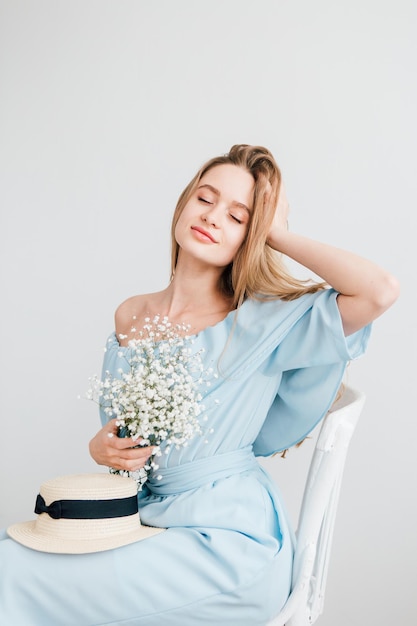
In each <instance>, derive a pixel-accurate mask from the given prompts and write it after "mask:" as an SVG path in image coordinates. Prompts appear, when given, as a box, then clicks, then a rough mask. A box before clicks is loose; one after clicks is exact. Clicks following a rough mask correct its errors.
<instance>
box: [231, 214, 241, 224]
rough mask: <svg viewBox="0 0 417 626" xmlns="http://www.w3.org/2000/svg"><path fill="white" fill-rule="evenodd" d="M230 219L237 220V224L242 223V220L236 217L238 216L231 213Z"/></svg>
mask: <svg viewBox="0 0 417 626" xmlns="http://www.w3.org/2000/svg"><path fill="white" fill-rule="evenodd" d="M230 217H231V218H232V219H233V220H235V222H237V223H238V224H241V223H242V220H240V219H239V218H238V217H236V215H233V214H232V213H230Z"/></svg>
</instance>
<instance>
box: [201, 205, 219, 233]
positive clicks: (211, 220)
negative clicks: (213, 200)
mask: <svg viewBox="0 0 417 626" xmlns="http://www.w3.org/2000/svg"><path fill="white" fill-rule="evenodd" d="M201 219H202V220H203V222H205V223H206V224H209V225H210V226H213V227H214V228H218V226H219V224H220V211H219V207H218V206H210V207H207V208H206V210H205V211H204V213H203V214H202V216H201Z"/></svg>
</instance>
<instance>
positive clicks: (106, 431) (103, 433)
mask: <svg viewBox="0 0 417 626" xmlns="http://www.w3.org/2000/svg"><path fill="white" fill-rule="evenodd" d="M116 422H117V420H116V419H112V420H110V421H109V422H108V423H107V424H106V425H105V426H103V428H101V430H99V431H98V433H97V434H96V435H95V436H94V437H93V439H92V440H91V441H90V445H89V449H90V454H91V456H92V457H93V459H94V460H95V462H96V463H98V465H106V466H108V467H113V468H114V469H117V470H125V471H129V472H134V471H136V470H138V469H140V468H142V467H143V466H144V465H145V464H146V461H147V460H148V459H149V457H150V456H151V455H152V452H153V450H154V447H153V446H146V447H135V446H137V445H138V443H140V441H141V440H140V439H135V440H133V438H132V437H125V438H121V437H118V436H117V428H118V427H117V424H116Z"/></svg>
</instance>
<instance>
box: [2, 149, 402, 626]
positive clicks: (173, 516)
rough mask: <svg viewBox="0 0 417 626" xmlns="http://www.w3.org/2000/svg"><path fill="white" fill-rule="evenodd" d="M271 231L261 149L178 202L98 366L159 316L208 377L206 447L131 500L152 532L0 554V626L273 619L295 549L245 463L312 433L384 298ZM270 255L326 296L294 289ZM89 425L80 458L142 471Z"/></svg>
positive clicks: (197, 447)
mask: <svg viewBox="0 0 417 626" xmlns="http://www.w3.org/2000/svg"><path fill="white" fill-rule="evenodd" d="M287 219H288V203H287V199H286V196H285V190H284V187H283V185H282V183H281V175H280V171H279V169H278V167H277V165H276V163H275V161H274V158H273V156H272V155H271V153H270V152H269V151H268V150H266V149H265V148H262V147H256V146H247V145H237V146H233V147H232V148H231V150H230V152H229V154H227V155H225V156H221V157H219V158H215V159H212V160H211V161H209V162H208V163H206V164H205V165H204V166H203V167H202V168H201V170H200V171H199V172H198V173H197V175H196V176H195V177H194V178H193V180H192V181H191V182H190V184H189V185H188V186H187V188H186V189H185V190H184V192H183V193H182V195H181V196H180V198H179V201H178V204H177V208H176V211H175V213H174V218H173V224H172V241H173V247H172V277H171V282H170V284H169V285H168V287H167V288H166V289H164V290H163V291H161V292H157V293H151V294H147V295H140V296H134V297H132V298H130V299H128V300H126V301H125V302H123V303H122V304H121V305H120V306H119V308H118V309H117V311H116V316H115V326H116V327H115V333H113V334H112V335H111V337H110V338H109V342H108V344H107V351H106V354H105V361H104V369H105V370H108V371H110V372H113V373H116V372H117V371H118V369H119V368H120V366H121V364H122V363H123V362H124V357H125V350H126V346H127V345H128V342H129V340H130V339H132V338H135V337H136V336H137V333H138V331H139V330H140V328H141V326H143V322H142V321H141V320H145V318H149V317H152V316H154V315H162V316H167V317H168V318H169V320H170V321H171V322H172V323H175V324H176V323H179V324H187V325H188V326H189V329H190V330H189V332H190V333H191V334H192V335H193V337H194V340H195V344H196V349H200V348H201V349H204V353H203V354H204V364H205V366H206V367H213V368H214V370H215V371H216V373H217V374H218V376H217V378H215V379H213V384H212V385H211V387H210V390H209V391H208V392H206V394H205V398H204V404H205V405H206V406H207V411H206V416H207V423H206V424H205V433H206V434H205V436H204V437H200V436H195V437H194V438H193V439H192V440H191V441H190V443H189V445H188V446H187V447H182V448H181V447H180V448H178V449H176V448H172V449H171V450H170V451H169V453H168V454H166V455H162V456H161V457H160V459H159V465H160V468H159V470H158V475H159V476H158V477H157V476H155V475H154V474H151V475H150V477H149V479H148V480H147V482H146V483H145V485H144V488H143V490H142V491H141V492H140V493H139V506H140V517H141V520H142V523H144V524H147V525H150V526H159V527H163V528H167V529H168V530H167V531H166V532H162V533H160V534H158V535H156V536H153V537H151V538H149V539H146V540H144V541H140V542H139V543H134V544H132V545H129V546H126V547H123V548H118V549H116V550H109V551H106V552H102V553H99V554H90V555H81V556H76V557H74V556H68V555H66V556H65V555H51V554H41V553H38V552H35V551H33V550H29V549H27V548H24V547H23V546H20V545H19V544H17V543H16V542H13V541H12V540H10V539H9V540H4V541H2V542H1V544H0V546H1V547H0V564H5V563H6V561H7V566H6V567H7V569H6V570H5V571H4V572H2V573H1V580H2V581H3V582H2V583H0V585H2V586H3V592H1V591H0V618H1V620H0V621H1V623H3V622H4V623H10V624H12V623H13V624H14V625H15V626H17V625H20V624H22V625H23V624H28V625H29V624H42V626H45V625H47V624H53V625H54V626H56V625H57V624H60V625H64V624H65V625H67V624H68V625H75V624H77V625H81V624H83V625H87V624H88V625H90V624H135V625H136V624H138V625H144V626H145V625H146V626H156V625H157V624H158V625H159V624H161V623H163V624H166V625H168V624H169V625H172V626H175V625H178V626H184V625H189V626H194V624H196V623H200V622H201V623H203V624H212V625H213V626H214V625H215V626H222V625H224V626H226V625H235V626H245V625H247V626H261V625H265V624H266V623H267V621H268V620H269V619H271V618H272V616H273V615H274V614H276V613H277V612H279V610H280V608H281V607H282V605H283V604H284V602H285V600H286V598H287V596H288V593H289V590H290V580H291V565H292V555H293V533H292V530H291V528H290V524H289V522H288V519H287V517H286V514H285V510H284V508H283V505H282V502H281V499H280V495H279V493H278V492H277V489H276V486H275V485H274V483H273V482H272V480H271V479H270V477H269V476H268V475H267V473H266V472H265V471H264V470H263V469H262V468H261V467H260V466H259V464H258V463H257V461H256V460H255V458H254V453H255V455H268V454H272V453H273V452H276V451H279V450H283V449H286V448H288V447H290V446H292V445H295V444H296V443H298V442H300V441H301V440H302V439H303V438H304V437H305V436H306V435H307V434H308V432H310V431H311V430H312V428H313V427H314V426H315V425H316V424H317V423H318V421H319V420H320V419H321V418H322V417H323V415H324V414H325V413H326V411H327V410H328V408H329V406H330V405H331V403H332V401H333V400H334V397H335V395H336V393H337V391H338V389H339V387H340V384H341V381H342V378H343V373H344V370H345V367H346V364H347V362H348V361H349V360H351V359H354V358H357V357H359V356H360V355H361V354H362V353H363V351H364V349H365V347H366V343H367V339H368V336H369V330H370V323H371V322H372V321H373V320H374V319H375V318H377V317H378V316H379V315H381V314H382V313H383V312H384V311H385V310H386V309H387V308H388V307H389V306H391V305H392V303H393V302H394V301H395V299H396V298H397V296H398V291H399V288H398V284H397V281H396V280H395V279H394V278H393V277H392V276H391V275H390V274H389V273H388V272H386V271H385V270H383V269H381V268H380V267H378V266H377V265H375V264H374V263H372V262H370V261H368V260H365V259H363V258H360V257H358V256H356V255H354V254H351V253H350V252H346V251H344V250H340V249H337V248H334V247H332V246H329V245H326V244H324V243H319V242H317V241H313V240H311V239H308V238H306V237H303V236H300V235H297V234H296V233H293V232H291V231H289V230H288V229H287ZM282 254H284V255H286V256H288V257H290V258H292V259H294V260H295V261H296V262H298V263H300V264H302V265H304V266H305V267H307V268H308V269H309V270H311V271H312V272H314V273H315V274H316V275H318V276H320V277H321V278H322V279H323V281H324V282H323V283H313V282H304V281H299V280H296V279H294V278H292V277H291V276H290V275H289V274H288V273H287V272H286V271H284V268H283V265H282V260H281V255H282ZM102 421H103V427H102V428H101V430H100V431H99V432H98V433H97V435H96V436H95V437H94V438H93V439H92V441H91V442H90V452H91V455H92V457H93V458H94V459H95V461H96V462H97V463H98V464H99V465H103V466H108V467H112V468H115V469H116V470H117V469H118V470H127V471H131V472H133V471H135V470H138V469H140V468H142V467H143V466H144V465H145V463H146V461H147V459H148V458H149V456H150V455H151V453H152V451H153V449H152V448H151V447H135V444H137V441H132V439H130V438H125V439H121V438H118V437H116V436H115V435H116V433H117V425H116V420H115V419H110V420H109V421H107V417H106V414H105V413H104V412H102ZM159 477H160V479H159V480H158V478H159ZM0 567H2V565H0ZM1 593H3V599H4V598H6V597H7V602H6V601H4V602H3V604H1V598H2V596H1ZM1 606H4V607H7V608H3V609H2V608H1ZM2 611H3V613H2Z"/></svg>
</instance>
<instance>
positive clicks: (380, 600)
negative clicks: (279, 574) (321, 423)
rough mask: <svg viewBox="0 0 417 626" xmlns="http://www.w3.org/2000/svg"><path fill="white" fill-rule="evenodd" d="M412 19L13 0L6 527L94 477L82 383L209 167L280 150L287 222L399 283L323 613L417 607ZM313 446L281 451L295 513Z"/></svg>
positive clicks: (0, 148)
mask: <svg viewBox="0 0 417 626" xmlns="http://www.w3.org/2000/svg"><path fill="white" fill-rule="evenodd" d="M416 17H417V16H416V5H415V3H414V1H413V0H397V1H396V2H395V3H394V2H389V1H387V0H350V1H349V2H347V1H346V2H332V1H331V0H317V1H316V2H309V1H308V0H294V1H292V2H290V1H289V0H287V1H285V0H276V1H273V0H257V1H256V2H253V1H249V0H246V1H245V0H224V1H222V2H220V1H217V2H216V1H214V0H212V1H211V2H202V1H199V0H176V1H169V0H159V1H158V2H144V1H133V0H113V1H110V0H71V1H69V0H67V1H64V0H37V1H30V0H1V2H0V51H1V52H0V89H1V96H0V159H1V174H0V175H1V181H0V183H1V191H0V194H1V195H0V202H1V246H0V254H1V259H0V268H1V287H0V289H1V291H0V293H1V324H0V331H1V372H0V381H1V438H0V446H1V453H0V476H1V487H0V500H1V511H0V525H1V526H5V525H7V524H9V523H11V522H14V521H20V520H24V519H31V518H32V517H33V513H32V511H33V504H34V499H35V496H36V493H37V491H38V489H39V485H40V483H41V482H42V481H43V480H46V479H48V478H51V477H54V476H57V475H60V474H65V473H76V472H84V471H94V469H95V466H94V464H93V462H92V461H91V460H90V459H89V456H88V450H87V444H88V441H89V439H90V438H91V436H92V435H93V434H94V432H95V431H96V429H97V428H98V426H99V423H98V416H97V411H96V407H95V406H94V405H93V404H92V403H89V402H88V401H86V400H79V399H77V396H78V395H79V394H83V393H84V391H85V390H86V388H87V386H88V380H87V379H88V377H89V376H90V375H91V374H93V373H95V372H98V371H99V369H100V366H101V358H102V346H103V345H104V341H105V339H106V337H107V334H108V333H109V332H110V331H111V330H112V324H113V311H114V309H115V307H116V305H117V304H118V303H119V302H120V301H121V300H122V299H124V298H126V297H127V296H129V295H132V294H133V293H137V292H145V291H147V290H154V289H158V288H162V287H163V286H165V284H166V281H167V277H168V259H169V250H168V241H169V223H170V216H171V212H172V209H173V207H174V204H175V202H176V199H177V196H178V195H179V193H180V192H181V190H182V189H183V187H184V186H185V184H186V183H187V182H188V180H189V179H190V178H191V176H192V175H193V174H194V172H195V170H196V169H197V168H198V167H199V166H200V164H202V163H203V162H204V161H205V160H206V159H208V158H210V157H211V156H214V155H216V154H218V153H223V152H226V151H227V150H228V148H229V147H230V146H231V145H232V144H233V143H258V144H263V145H266V146H268V147H269V148H270V149H271V150H272V151H273V153H274V154H275V155H276V157H277V159H278V161H279V163H280V164H281V167H282V170H283V174H284V178H285V180H286V186H287V191H288V195H289V198H290V203H291V206H292V215H291V228H292V229H294V230H297V231H299V232H302V233H304V234H306V235H310V236H312V237H316V238H320V239H322V240H324V241H328V242H333V243H335V244H336V245H339V246H342V247H347V248H350V249H352V250H353V251H356V252H358V253H360V254H362V255H364V256H368V257H370V258H372V259H374V260H375V261H377V262H379V263H381V264H382V265H384V266H386V267H387V268H389V269H391V270H392V271H393V272H394V273H395V274H396V275H397V276H398V277H399V278H400V280H401V283H402V289H403V292H402V296H401V298H400V300H399V301H398V303H397V304H396V305H395V306H394V307H393V308H392V309H391V310H390V311H389V312H388V313H387V314H386V315H385V316H384V317H383V318H381V319H380V320H378V321H377V322H376V323H375V325H374V331H373V340H372V343H371V346H370V349H369V352H368V354H367V356H366V357H365V358H364V359H362V360H361V361H358V362H355V363H354V364H352V365H351V367H350V370H349V376H350V382H352V383H354V384H355V385H356V386H358V387H360V388H361V389H363V390H364V391H365V392H366V394H367V396H368V400H367V403H366V407H365V410H364V413H363V417H362V419H361V422H360V425H359V427H358V431H357V433H356V434H355V437H354V440H353V443H352V447H351V450H350V454H349V458H348V463H347V467H346V472H345V480H344V485H343V491H342V496H341V502H340V508H339V513H338V519H337V527H336V534H335V540H334V550H333V555H332V563H331V569H330V580H329V584H328V590H327V598H326V605H325V613H324V616H323V618H322V619H321V621H320V624H321V625H322V626H335V624H337V626H353V625H358V626H363V625H369V624H378V625H381V626H388V625H389V626H391V625H392V624H403V625H406V624H411V623H412V622H413V620H414V619H415V613H416V609H417V606H416V601H415V592H414V588H412V582H415V570H414V560H415V557H416V532H415V528H416V527H417V524H416V503H415V476H416V463H415V445H416V437H417V428H416V421H417V420H416V417H417V416H416V411H415V408H414V407H413V401H414V395H415V393H414V388H415V375H416V367H415V353H416V347H417V346H416V322H415V315H414V310H413V308H412V306H411V289H410V286H414V282H415V268H416V263H415V250H416V246H415V230H413V229H412V225H411V220H412V215H413V213H415V208H416V197H417V194H416V175H415V165H416V162H415V146H416V143H417V142H416V139H417V137H416V134H417V133H416V125H415V111H416V110H417V98H416V58H417V49H416V39H417V37H416ZM311 445H312V444H311V443H309V442H307V443H305V444H304V446H303V447H302V448H301V449H300V450H297V451H293V452H292V453H291V455H290V458H289V459H288V460H285V461H282V460H280V459H273V460H272V462H271V461H270V460H268V462H267V464H268V466H269V467H271V469H272V471H273V472H274V475H275V476H276V477H277V480H278V481H279V482H280V483H281V484H282V486H283V489H284V492H285V493H286V495H287V497H288V501H289V507H290V510H291V512H292V514H293V515H294V517H295V516H296V511H297V496H296V495H295V494H294V492H295V491H297V489H299V488H300V487H301V471H302V469H303V468H304V467H305V465H306V462H307V459H308V455H309V453H310V452H311ZM413 587H414V585H413Z"/></svg>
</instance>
